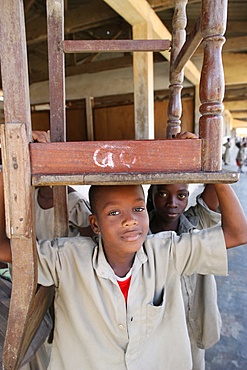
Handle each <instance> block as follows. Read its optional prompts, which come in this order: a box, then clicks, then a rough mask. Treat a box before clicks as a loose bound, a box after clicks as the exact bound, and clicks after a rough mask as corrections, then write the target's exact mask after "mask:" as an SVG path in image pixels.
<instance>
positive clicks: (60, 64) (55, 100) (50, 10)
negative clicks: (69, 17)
mask: <svg viewBox="0 0 247 370" xmlns="http://www.w3.org/2000/svg"><path fill="white" fill-rule="evenodd" d="M63 32H64V20H63V0H58V1H56V2H54V1H53V0H48V1H47V33H48V54H49V90H50V131H51V141H65V140H66V115H65V66H64V53H63V50H62V48H61V42H62V41H63Z"/></svg>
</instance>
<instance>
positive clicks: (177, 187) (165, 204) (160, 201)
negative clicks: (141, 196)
mask: <svg viewBox="0 0 247 370" xmlns="http://www.w3.org/2000/svg"><path fill="white" fill-rule="evenodd" d="M188 198H189V190H188V184H163V185H151V186H150V188H149V190H148V202H149V209H151V207H150V204H151V206H152V207H153V209H155V212H156V214H157V216H158V217H159V218H160V219H161V220H162V221H163V222H164V223H165V222H167V223H171V222H177V221H178V220H179V217H180V215H181V214H182V213H183V212H184V210H185V208H186V206H187V204H188Z"/></svg>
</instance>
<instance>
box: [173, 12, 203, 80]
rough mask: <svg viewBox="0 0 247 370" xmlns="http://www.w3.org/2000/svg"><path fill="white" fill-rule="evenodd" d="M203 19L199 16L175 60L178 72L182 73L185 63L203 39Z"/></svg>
mask: <svg viewBox="0 0 247 370" xmlns="http://www.w3.org/2000/svg"><path fill="white" fill-rule="evenodd" d="M200 27H201V19H200V18H198V20H197V21H196V22H195V24H194V27H193V29H192V30H191V32H190V33H189V35H188V36H187V38H186V41H185V43H184V45H183V47H182V49H181V50H180V52H179V54H178V56H177V58H176V60H175V61H174V71H175V72H176V73H180V72H181V71H182V69H183V68H184V67H185V64H186V63H187V62H188V60H190V58H191V57H192V55H193V54H194V52H195V51H196V49H197V48H198V46H199V45H200V43H201V41H202V36H201V30H200Z"/></svg>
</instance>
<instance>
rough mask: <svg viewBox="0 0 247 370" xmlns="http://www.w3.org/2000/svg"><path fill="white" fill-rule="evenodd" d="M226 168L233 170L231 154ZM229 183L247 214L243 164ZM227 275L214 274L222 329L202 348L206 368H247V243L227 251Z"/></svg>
mask: <svg viewBox="0 0 247 370" xmlns="http://www.w3.org/2000/svg"><path fill="white" fill-rule="evenodd" d="M224 169H226V170H233V171H237V166H236V165H235V163H234V157H233V160H232V163H231V165H230V166H224ZM243 170H244V172H245V173H242V174H241V176H240V180H239V181H238V182H237V183H235V184H233V185H232V187H233V189H234V190H235V192H236V194H237V196H238V198H239V200H240V202H241V204H242V206H243V208H244V211H245V214H246V215H247V167H243ZM228 263H229V276H227V277H216V281H217V287H218V304H219V309H220V312H221V316H222V321H223V328H222V334H221V339H220V341H219V342H218V343H217V344H216V345H215V346H214V347H212V348H210V349H209V350H207V351H206V370H235V369H236V370H237V369H238V370H240V369H241V370H246V369H247V245H245V246H241V247H237V248H233V249H230V250H228Z"/></svg>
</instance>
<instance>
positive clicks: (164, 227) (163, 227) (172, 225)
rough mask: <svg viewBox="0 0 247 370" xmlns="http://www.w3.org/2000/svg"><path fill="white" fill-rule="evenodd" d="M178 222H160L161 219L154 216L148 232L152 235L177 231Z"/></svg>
mask: <svg viewBox="0 0 247 370" xmlns="http://www.w3.org/2000/svg"><path fill="white" fill-rule="evenodd" d="M179 220H180V218H179V219H178V220H176V221H171V222H162V220H161V218H159V217H158V216H155V217H154V219H153V220H152V221H151V222H150V230H151V232H152V233H153V234H157V233H160V232H162V231H177V230H178V226H179Z"/></svg>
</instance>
